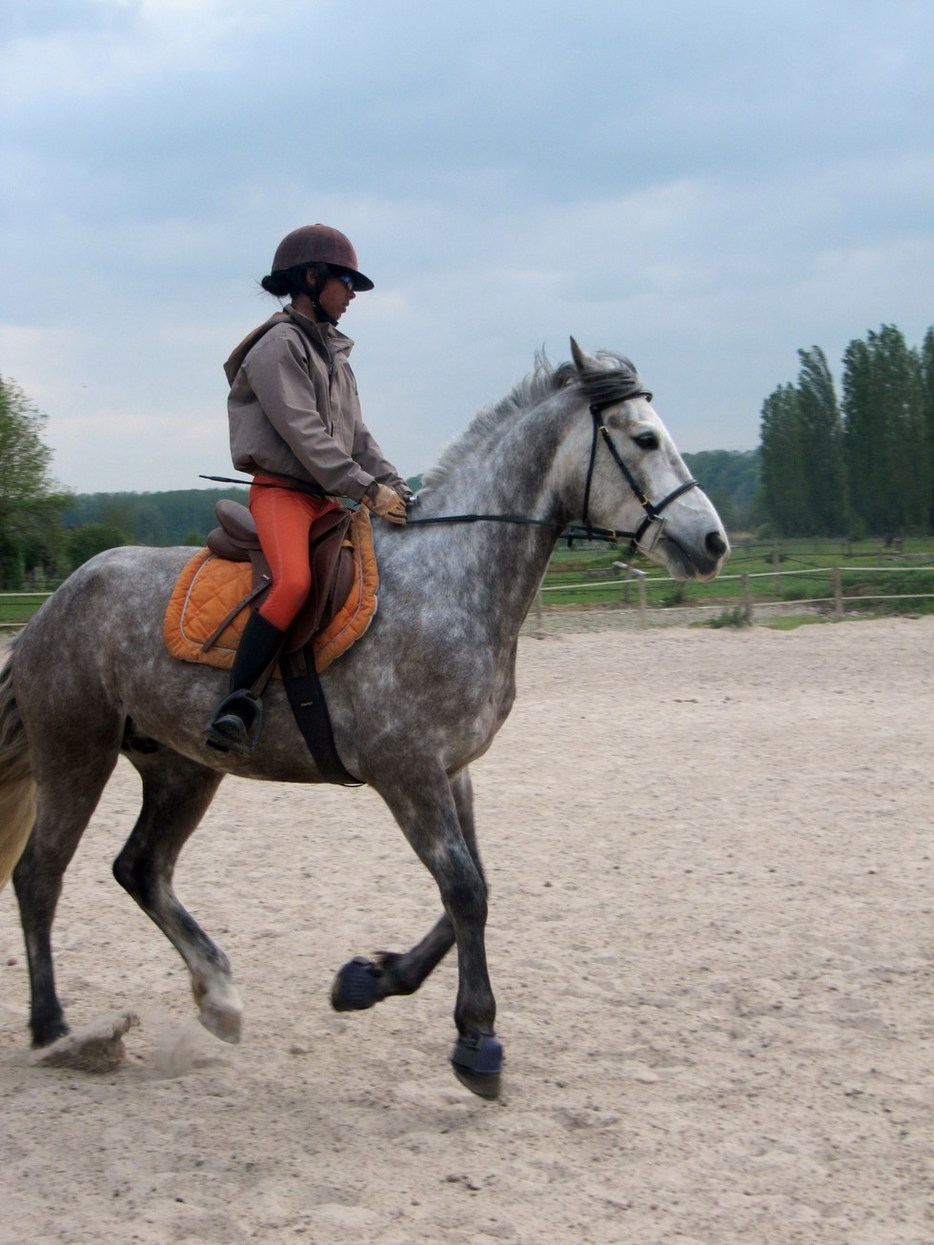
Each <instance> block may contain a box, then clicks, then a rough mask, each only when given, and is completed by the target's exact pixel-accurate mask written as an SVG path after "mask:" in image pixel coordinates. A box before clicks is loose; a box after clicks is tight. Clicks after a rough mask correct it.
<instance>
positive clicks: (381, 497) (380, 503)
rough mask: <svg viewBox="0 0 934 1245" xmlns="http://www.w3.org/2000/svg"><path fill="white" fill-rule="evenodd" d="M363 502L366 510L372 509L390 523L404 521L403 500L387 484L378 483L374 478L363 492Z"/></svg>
mask: <svg viewBox="0 0 934 1245" xmlns="http://www.w3.org/2000/svg"><path fill="white" fill-rule="evenodd" d="M363 504H364V505H365V506H366V508H367V510H372V511H373V513H374V514H378V515H379V517H380V518H381V519H387V520H388V521H389V522H390V523H399V524H402V523H404V522H405V501H404V500H403V499H402V497H400V496H399V494H398V493H397V492H396V490H395V489H394V488H390V487H389V485H388V484H380V483H379V481H378V480H374V481H373V483H372V484H371V485H370V486H369V488H368V489H367V490H366V492H365V493H364V494H363Z"/></svg>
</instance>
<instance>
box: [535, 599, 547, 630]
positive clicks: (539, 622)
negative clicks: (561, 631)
mask: <svg viewBox="0 0 934 1245" xmlns="http://www.w3.org/2000/svg"><path fill="white" fill-rule="evenodd" d="M535 638H536V640H544V638H545V615H544V612H543V610H542V590H541V588H539V590H538V592H536V594H535Z"/></svg>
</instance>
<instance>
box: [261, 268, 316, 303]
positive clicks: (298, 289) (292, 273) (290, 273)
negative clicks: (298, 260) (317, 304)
mask: <svg viewBox="0 0 934 1245" xmlns="http://www.w3.org/2000/svg"><path fill="white" fill-rule="evenodd" d="M326 267H327V265H326V264H296V265H295V267H294V268H282V269H280V270H279V271H278V272H272V273H270V274H269V276H268V277H263V279H262V281H260V285H261V286H262V287H263V289H264V290H265V291H266V293H267V294H272V295H273V297H274V298H289V297H293V298H294V296H295V295H296V294H307V293H308V290H309V287H308V281H307V279H306V277H305V273H306V272H307V271H308V269H309V268H313V269H314V270H315V271H316V272H320V270H321V269H323V268H326Z"/></svg>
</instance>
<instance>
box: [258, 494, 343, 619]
mask: <svg viewBox="0 0 934 1245" xmlns="http://www.w3.org/2000/svg"><path fill="white" fill-rule="evenodd" d="M340 508H341V506H340V502H338V501H335V500H334V498H332V497H314V496H312V494H310V493H303V492H300V491H299V490H298V489H294V488H289V486H288V485H287V484H286V485H283V484H282V482H281V481H279V480H276V479H274V478H273V477H272V476H265V475H256V476H254V479H253V487H252V488H251V489H250V513H251V514H252V516H253V520H254V522H255V523H256V532H257V535H258V536H259V543H260V545H261V546H262V549H263V553H264V554H265V555H266V561H267V562H268V563H269V569H270V571H271V572H272V587H271V588H270V589H269V591H268V592H267V594H266V596H265V597H264V598H263V603H262V605H261V606H260V607H259V613H260V614H262V616H263V617H264V618H265V619H266V621H267V622H268V623H272V625H273V626H274V627H278V628H279V630H280V631H287V630H288V629H289V626H290V625H291V623H292V620H293V619H294V618H295V615H296V614H297V613H298V611H299V610H300V609H301V608H302V606H303V605H304V603H305V600H306V598H307V596H308V591H309V589H310V588H311V567H310V565H309V562H308V534H309V532H310V531H311V525H312V524H313V523H314V521H315V520H316V519H317V518H318V517H319V516H320V515H322V514H326V513H327V512H328V511H329V510H339V509H340Z"/></svg>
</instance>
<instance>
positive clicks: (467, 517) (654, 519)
mask: <svg viewBox="0 0 934 1245" xmlns="http://www.w3.org/2000/svg"><path fill="white" fill-rule="evenodd" d="M651 396H652V395H651V394H649V393H645V392H644V391H642V392H639V393H632V394H628V395H627V397H630V398H648V399H649V400H651ZM614 405H615V402H606V403H603V404H600V405H598V404H597V403H594V404H593V405H592V406H591V408H590V414H591V416H592V417H593V440H592V441H591V443H590V463H589V465H588V468H587V480H586V483H585V485H584V505H583V510H582V514H581V520H580V523H575V524H571V525H570V526H567V525H565V524H563V523H552V522H550V521H549V520H548V519H532V518H530V517H528V516H527V515H521V514H451V515H439V516H438V517H437V518H429V519H409V520H407V522H406V527H415V526H427V525H429V524H435V523H518V524H522V525H524V526H528V527H550V528H559V529H562V530H565V531H567V534H568V540H569V541H572V540H575V539H577V540H605V541H607V542H608V543H610V544H619V542H620V541H621V540H625V539H628V540H629V551H630V552H631V553H635V552H636V550H641V551H642V552H643V553H651V551H652V550H653V549H654V548H655V546H656V545H657V544H658V541H659V539H660V537H661V535H662V531H663V529H664V525H665V520H664V519H663V518H662V517H661V514H662V511H663V510H664V509H665V508H666V506H669V505H670V504H671V503H672V502H673V501H674V500H675V498H676V497H680V496H681V494H682V493H687V492H688V490H689V489H692V488H700V485H699V484H698V482H697V481H696V480H693V479H692V480H685V481H684V483H683V484H679V485H678V487H677V488H674V489H672V490H671V492H670V493H668V494H667V495H666V496H665V497H663V498H662V500H661V501H659V502H652V501H650V500H649V499H648V497H646V495H645V493H644V492H643V491H642V489H640V488H639V485H638V483H637V482H636V478H635V476H634V475H633V474H632V472H631V471H630V470H629V468H628V467H627V466H626V463H625V462H624V461H623V458H622V455H621V454H620V452H619V450H618V449H617V448H616V444H615V442H614V441H613V438H612V437H611V436H610V430H609V429H608V428H607V426H606V424H601V423H600V415H601V413H602V412H603V411H605V410H606V409H607V408H608V407H610V406H614ZM601 437H602V438H603V441H604V444H605V445H606V447H607V449H608V450H609V451H610V454H611V455H612V458H613V461H614V462H615V463H616V465H617V467H619V469H620V472H621V473H622V476H623V479H624V480H625V481H626V483H627V484H628V485H629V487H630V488H631V489H632V491H633V493H634V494H635V497H636V500H637V501H638V502H639V505H640V506H641V507H642V509H643V510H644V511H645V518H644V519H643V520H642V522H641V523H640V524H639V526H638V528H637V529H636V530H635V531H634V532H626V531H620V530H619V529H618V528H609V527H594V526H593V524H592V523H591V522H590V491H591V485H592V484H593V475H594V470H595V468H596V464H597V449H598V447H599V442H600V438H601ZM653 525H654V526H653ZM650 529H651V532H650V539H649V540H648V541H647V542H646V543H643V538H644V537H645V534H646V532H649V531H650Z"/></svg>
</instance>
